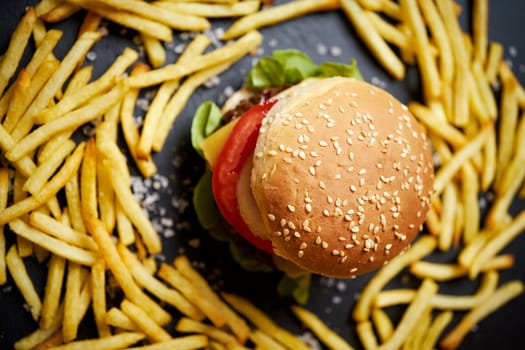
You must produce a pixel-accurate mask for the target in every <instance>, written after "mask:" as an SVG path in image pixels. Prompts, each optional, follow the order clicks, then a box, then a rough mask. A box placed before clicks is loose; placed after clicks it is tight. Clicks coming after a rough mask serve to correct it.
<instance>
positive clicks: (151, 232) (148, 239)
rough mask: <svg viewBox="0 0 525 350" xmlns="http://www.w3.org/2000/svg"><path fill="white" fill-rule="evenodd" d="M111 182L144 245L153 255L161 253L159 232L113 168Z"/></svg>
mask: <svg viewBox="0 0 525 350" xmlns="http://www.w3.org/2000/svg"><path fill="white" fill-rule="evenodd" d="M110 181H111V184H112V186H113V190H114V191H115V195H116V197H117V200H118V201H119V203H120V206H121V208H122V209H123V211H124V212H125V213H126V215H127V216H128V218H129V219H130V220H131V222H132V223H133V225H134V226H135V227H136V228H137V231H138V233H139V234H140V236H141V238H142V239H143V240H144V244H145V245H146V247H147V249H148V251H149V252H150V253H152V254H154V253H158V252H160V251H161V249H162V242H161V241H160V237H159V235H158V233H157V231H156V230H155V228H154V227H153V225H152V223H151V222H150V221H149V220H148V218H147V217H146V215H145V214H144V212H143V211H142V208H141V207H140V204H139V203H138V202H137V200H136V199H135V197H133V193H131V189H130V188H129V186H128V185H127V181H125V179H124V181H123V179H122V176H121V172H119V171H118V170H117V169H114V168H113V167H112V168H111V172H110Z"/></svg>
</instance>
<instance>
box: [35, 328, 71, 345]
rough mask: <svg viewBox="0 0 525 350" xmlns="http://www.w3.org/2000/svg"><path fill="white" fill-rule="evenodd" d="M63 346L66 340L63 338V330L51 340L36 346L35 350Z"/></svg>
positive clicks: (52, 336)
mask: <svg viewBox="0 0 525 350" xmlns="http://www.w3.org/2000/svg"><path fill="white" fill-rule="evenodd" d="M62 344H64V338H63V337H62V330H60V329H59V330H57V331H56V332H55V333H53V334H52V335H51V336H50V337H49V338H47V339H45V340H44V341H43V342H41V343H39V344H38V345H37V346H35V347H34V348H33V350H48V349H50V348H51V349H52V348H54V347H55V346H58V345H62Z"/></svg>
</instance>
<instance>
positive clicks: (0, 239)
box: [0, 167, 9, 286]
mask: <svg viewBox="0 0 525 350" xmlns="http://www.w3.org/2000/svg"><path fill="white" fill-rule="evenodd" d="M8 197H9V169H8V168H4V167H1V168H0V211H1V210H3V209H5V207H6V206H7V200H8ZM6 248H7V246H6V239H5V232H4V226H3V225H0V286H3V285H4V284H5V282H6V281H7V270H6V261H5V254H6Z"/></svg>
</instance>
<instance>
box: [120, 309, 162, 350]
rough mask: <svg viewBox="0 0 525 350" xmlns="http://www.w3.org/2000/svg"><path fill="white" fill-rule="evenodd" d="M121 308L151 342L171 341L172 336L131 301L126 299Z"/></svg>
mask: <svg viewBox="0 0 525 350" xmlns="http://www.w3.org/2000/svg"><path fill="white" fill-rule="evenodd" d="M120 308H121V309H122V311H123V312H124V314H126V316H128V317H129V319H130V320H131V321H133V323H135V325H137V327H138V328H139V329H140V331H142V332H143V333H144V334H145V335H146V337H147V338H148V339H149V340H150V341H152V342H154V343H155V342H162V341H167V340H170V339H171V335H170V334H169V333H168V332H167V331H166V330H164V329H163V328H162V327H161V326H159V325H158V324H157V323H156V322H155V321H154V320H153V319H152V318H151V317H149V315H148V314H147V313H146V312H145V311H144V310H142V309H141V308H140V307H139V306H137V305H135V304H134V303H132V302H131V301H129V300H127V299H124V300H123V301H122V303H121V304H120Z"/></svg>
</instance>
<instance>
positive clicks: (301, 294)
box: [277, 273, 312, 305]
mask: <svg viewBox="0 0 525 350" xmlns="http://www.w3.org/2000/svg"><path fill="white" fill-rule="evenodd" d="M311 284H312V274H310V273H307V274H304V275H302V276H299V277H295V278H292V277H290V276H287V275H284V276H283V278H282V279H281V280H280V281H279V284H278V285H277V292H278V293H279V295H281V296H286V297H292V298H293V299H294V300H295V301H296V302H297V303H298V304H301V305H304V304H306V303H307V302H308V298H309V296H310V285H311Z"/></svg>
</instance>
